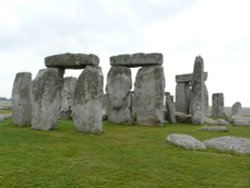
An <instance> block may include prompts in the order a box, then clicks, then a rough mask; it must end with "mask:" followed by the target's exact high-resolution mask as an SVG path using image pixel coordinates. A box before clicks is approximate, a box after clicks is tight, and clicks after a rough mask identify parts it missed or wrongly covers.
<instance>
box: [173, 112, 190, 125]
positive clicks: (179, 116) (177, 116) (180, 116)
mask: <svg viewBox="0 0 250 188" xmlns="http://www.w3.org/2000/svg"><path fill="white" fill-rule="evenodd" d="M187 116H188V115H187V114H185V113H182V112H175V119H176V121H177V123H184V121H185V119H186V118H187Z"/></svg>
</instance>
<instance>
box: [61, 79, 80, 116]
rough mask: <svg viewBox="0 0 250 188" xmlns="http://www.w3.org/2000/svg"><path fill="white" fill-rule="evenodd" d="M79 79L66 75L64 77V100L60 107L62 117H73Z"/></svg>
mask: <svg viewBox="0 0 250 188" xmlns="http://www.w3.org/2000/svg"><path fill="white" fill-rule="evenodd" d="M76 82H77V79H76V78H74V77H66V78H64V79H63V88H62V100H61V101H62V102H61V108H60V117H61V118H62V119H71V118H72V108H73V100H74V94H75V89H76Z"/></svg>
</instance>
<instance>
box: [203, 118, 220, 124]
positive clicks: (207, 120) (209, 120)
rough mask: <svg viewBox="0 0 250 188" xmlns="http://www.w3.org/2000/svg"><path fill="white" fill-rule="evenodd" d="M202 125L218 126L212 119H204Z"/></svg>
mask: <svg viewBox="0 0 250 188" xmlns="http://www.w3.org/2000/svg"><path fill="white" fill-rule="evenodd" d="M204 124H207V125H218V122H217V120H214V119H211V118H208V117H206V118H205V119H204Z"/></svg>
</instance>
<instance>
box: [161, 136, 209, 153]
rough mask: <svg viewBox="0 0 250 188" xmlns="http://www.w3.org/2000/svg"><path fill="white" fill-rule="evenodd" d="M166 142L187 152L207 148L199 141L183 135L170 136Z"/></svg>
mask: <svg viewBox="0 0 250 188" xmlns="http://www.w3.org/2000/svg"><path fill="white" fill-rule="evenodd" d="M166 141H167V142H170V143H172V144H174V145H176V146H179V147H181V148H183V149H187V150H205V149H206V148H207V147H206V146H205V145H204V144H203V143H202V142H201V141H199V140H197V139H196V138H194V137H191V136H189V135H184V134H170V135H168V136H167V139H166Z"/></svg>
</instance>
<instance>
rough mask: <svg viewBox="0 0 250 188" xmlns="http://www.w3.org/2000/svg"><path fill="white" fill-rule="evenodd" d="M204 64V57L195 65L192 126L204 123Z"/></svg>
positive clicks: (197, 59)
mask: <svg viewBox="0 0 250 188" xmlns="http://www.w3.org/2000/svg"><path fill="white" fill-rule="evenodd" d="M203 74H204V64H203V59H202V57H200V56H198V57H196V59H195V63H194V72H193V83H192V95H191V115H192V124H195V125H196V124H203V123H204V75H203Z"/></svg>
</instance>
